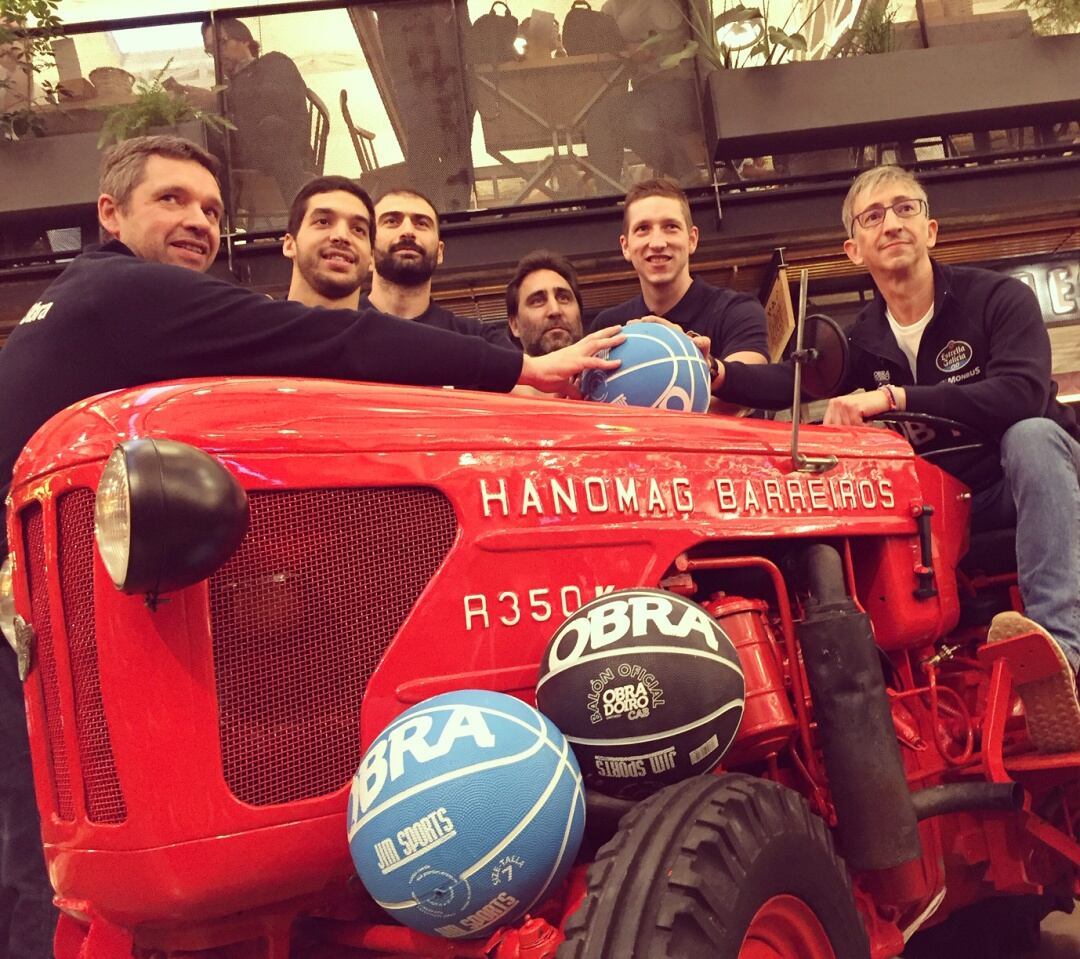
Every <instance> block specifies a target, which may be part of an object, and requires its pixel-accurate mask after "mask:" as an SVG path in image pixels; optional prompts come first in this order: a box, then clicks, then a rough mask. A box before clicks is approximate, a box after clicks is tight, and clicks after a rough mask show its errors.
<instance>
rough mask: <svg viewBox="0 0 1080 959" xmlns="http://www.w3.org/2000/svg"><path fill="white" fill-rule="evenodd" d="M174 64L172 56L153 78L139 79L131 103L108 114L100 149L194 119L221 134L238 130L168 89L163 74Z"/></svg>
mask: <svg viewBox="0 0 1080 959" xmlns="http://www.w3.org/2000/svg"><path fill="white" fill-rule="evenodd" d="M171 65H172V60H171V59H170V60H169V61H168V62H167V63H166V64H165V66H163V67H162V68H161V69H160V70H159V71H158V72H157V74H155V75H154V76H153V77H152V78H151V79H149V80H136V81H135V85H134V88H133V97H132V100H131V102H130V103H125V104H123V105H121V106H118V107H114V108H113V109H111V110H110V111H109V112H108V113H107V114H106V116H105V122H104V123H103V124H102V126H101V134H100V136H99V137H98V147H99V148H100V147H104V146H107V145H108V144H110V143H116V142H118V141H120V140H128V139H130V138H131V137H137V136H142V135H143V134H145V133H147V132H149V131H150V130H152V129H155V128H157V127H169V128H176V127H179V126H180V125H181V124H184V123H191V122H195V123H202V124H204V125H205V126H207V127H209V128H210V129H212V130H215V131H216V132H218V133H223V132H224V131H225V130H235V129H236V127H235V126H234V125H233V123H232V122H231V121H230V120H229V119H228V118H227V117H223V116H221V114H219V113H213V112H212V111H209V110H203V109H201V108H199V107H197V106H194V105H193V104H192V103H191V102H190V101H189V100H188V99H187V98H186V97H185V96H184V95H183V93H181V92H179V91H178V90H170V89H168V88H167V87H166V86H165V80H164V77H165V74H166V72H167V71H168V69H169V67H170V66H171ZM211 92H215V91H211Z"/></svg>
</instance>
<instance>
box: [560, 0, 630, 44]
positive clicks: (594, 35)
mask: <svg viewBox="0 0 1080 959" xmlns="http://www.w3.org/2000/svg"><path fill="white" fill-rule="evenodd" d="M562 41H563V48H564V49H565V50H566V52H567V53H568V54H569V55H570V56H577V55H578V54H580V53H618V52H619V51H620V50H622V49H623V47H625V46H626V43H625V42H624V41H623V38H622V34H621V33H620V32H619V25H618V24H617V23H616V22H615V18H614V17H609V16H608V15H607V14H606V13H603V12H602V11H600V10H594V9H593V8H592V7H591V6H589V2H588V0H574V3H573V6H571V7H570V10H569V12H568V13H567V14H566V19H565V20H563V28H562Z"/></svg>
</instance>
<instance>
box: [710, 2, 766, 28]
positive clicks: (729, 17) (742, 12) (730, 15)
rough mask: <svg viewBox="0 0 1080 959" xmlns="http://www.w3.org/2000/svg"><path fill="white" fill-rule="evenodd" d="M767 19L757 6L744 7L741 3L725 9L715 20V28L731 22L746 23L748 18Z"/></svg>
mask: <svg viewBox="0 0 1080 959" xmlns="http://www.w3.org/2000/svg"><path fill="white" fill-rule="evenodd" d="M763 19H765V18H764V17H763V16H762V14H761V11H760V10H759V9H758V8H757V7H744V6H743V5H742V4H741V3H740V4H738V5H737V6H734V7H732V8H731V9H730V10H725V11H724V12H723V13H721V14H720V15H719V16H718V17H717V18H716V19H715V20H713V29H714V30H719V29H720V27H726V26H727V25H728V24H729V23H746V21H747V20H763Z"/></svg>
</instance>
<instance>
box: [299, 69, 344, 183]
mask: <svg viewBox="0 0 1080 959" xmlns="http://www.w3.org/2000/svg"><path fill="white" fill-rule="evenodd" d="M341 92H342V93H343V94H344V92H345V91H344V90H342V91H341ZM307 102H308V130H309V131H310V140H311V154H312V156H313V157H314V160H315V173H316V174H317V175H318V176H322V172H323V167H324V166H325V165H326V141H327V140H328V139H329V138H330V111H329V110H327V109H326V104H325V103H323V102H322V99H321V98H320V97H319V96H318V94H316V93H315V91H314V90H312V89H311V88H310V87H308V88H307Z"/></svg>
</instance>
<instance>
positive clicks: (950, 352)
mask: <svg viewBox="0 0 1080 959" xmlns="http://www.w3.org/2000/svg"><path fill="white" fill-rule="evenodd" d="M974 355H975V354H974V351H973V350H972V349H971V344H970V343H965V342H964V341H963V340H949V342H948V343H946V344H945V345H944V346H943V347H942V348H941V352H940V353H938V355H937V359H936V360H935V361H934V362H935V365H936V366H937V368H938V369H939V370H941V372H942V373H955V372H956V371H957V370H962V369H963V368H964V367H965V366H967V365H968V363H970V362H971V358H972V356H974Z"/></svg>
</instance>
